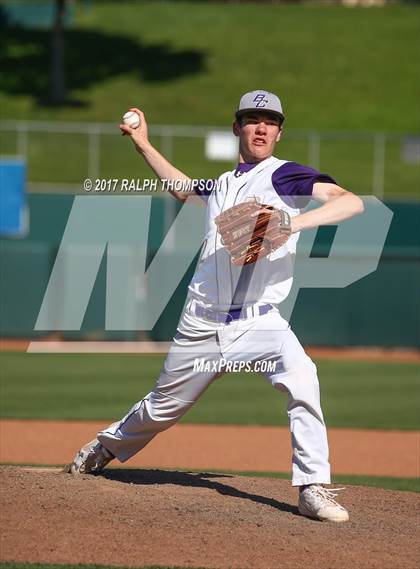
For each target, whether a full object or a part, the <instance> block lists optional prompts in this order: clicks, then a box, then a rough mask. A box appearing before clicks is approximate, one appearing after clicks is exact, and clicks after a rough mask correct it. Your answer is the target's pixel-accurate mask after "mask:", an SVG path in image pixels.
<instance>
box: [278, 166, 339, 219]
mask: <svg viewBox="0 0 420 569" xmlns="http://www.w3.org/2000/svg"><path fill="white" fill-rule="evenodd" d="M271 181H272V184H273V187H274V189H275V190H276V192H277V194H278V195H279V196H280V197H281V198H282V200H283V201H284V202H285V203H286V204H287V205H290V206H291V207H295V208H299V209H303V208H304V207H306V206H307V205H308V203H309V201H310V199H311V196H312V190H313V186H314V184H315V182H328V183H330V184H337V182H336V181H335V180H334V178H332V177H331V176H329V175H328V174H321V173H320V172H318V170H315V169H314V168H310V167H309V166H302V165H301V164H297V163H296V162H286V164H283V166H280V168H277V170H275V171H274V172H273V175H272V177H271Z"/></svg>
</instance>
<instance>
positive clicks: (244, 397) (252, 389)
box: [0, 353, 420, 430]
mask: <svg viewBox="0 0 420 569" xmlns="http://www.w3.org/2000/svg"><path fill="white" fill-rule="evenodd" d="M163 359H164V356H163V355H134V354H130V355H118V354H117V355H116V354H105V355H103V354H84V355H80V354H77V355H76V354H74V355H63V354H55V355H52V354H23V353H2V354H0V369H1V415H2V416H3V417H13V418H22V419H31V418H44V419H100V420H102V419H103V420H112V419H116V418H118V417H120V416H121V415H123V414H124V413H126V412H127V411H128V409H129V408H130V407H131V406H132V405H133V404H134V403H135V402H136V401H137V400H139V399H141V398H142V397H143V396H144V395H145V394H146V393H147V392H148V391H149V390H151V389H152V388H153V385H154V382H155V380H156V378H157V376H158V374H159V371H160V368H161V365H162V362H163ZM317 364H318V371H319V377H320V383H321V393H322V399H323V408H324V413H325V416H326V421H327V424H328V425H329V426H330V427H350V428H368V429H406V430H408V429H418V428H419V414H418V410H419V403H420V386H419V381H418V379H419V367H418V365H416V364H399V363H391V362H384V363H377V362H369V363H367V362H352V361H340V362H338V361H319V362H317ZM285 405H286V396H285V395H284V394H282V393H280V392H278V391H276V390H274V389H273V388H272V387H271V386H270V385H269V384H268V383H267V381H266V380H265V379H264V378H263V377H262V376H260V375H257V374H228V375H225V376H224V377H222V378H221V379H219V380H217V381H216V382H215V383H214V384H213V385H212V386H211V387H210V388H209V389H208V391H207V392H206V393H205V394H204V395H203V397H202V398H201V400H200V401H199V402H198V403H197V404H196V405H195V406H194V407H193V409H191V411H190V412H189V413H188V414H187V415H186V416H185V418H184V419H183V421H184V422H188V423H217V424H249V425H286V424H287V416H286V413H285Z"/></svg>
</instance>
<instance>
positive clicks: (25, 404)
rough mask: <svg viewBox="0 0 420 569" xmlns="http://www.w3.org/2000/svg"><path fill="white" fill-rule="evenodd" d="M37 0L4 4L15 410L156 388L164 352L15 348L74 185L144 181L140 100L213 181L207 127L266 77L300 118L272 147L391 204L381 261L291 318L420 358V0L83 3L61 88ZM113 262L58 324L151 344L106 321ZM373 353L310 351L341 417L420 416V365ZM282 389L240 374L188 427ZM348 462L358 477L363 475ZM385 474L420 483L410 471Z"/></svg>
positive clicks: (251, 412)
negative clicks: (20, 209)
mask: <svg viewBox="0 0 420 569" xmlns="http://www.w3.org/2000/svg"><path fill="white" fill-rule="evenodd" d="M30 4H31V7H30V9H29V4H28V3H26V4H24V3H17V2H8V1H2V2H0V8H1V11H0V14H1V15H2V17H1V22H2V29H1V37H2V68H3V71H4V72H3V75H2V78H1V79H0V86H1V94H0V108H1V123H0V134H1V154H2V156H3V157H5V158H4V162H6V163H7V162H10V160H11V159H10V156H12V157H14V159H15V163H16V157H19V158H18V159H17V162H18V163H19V161H20V162H22V163H23V164H24V165H25V168H26V190H27V204H28V208H29V226H28V232H27V233H26V234H23V235H20V236H16V235H15V236H13V237H11V236H10V235H6V236H4V237H3V238H2V239H1V241H0V252H1V259H0V262H1V266H0V270H1V300H0V302H1V335H2V347H3V350H4V353H2V354H1V356H0V357H1V379H2V399H1V406H2V416H3V417H5V418H20V419H34V418H47V419H49V420H51V419H83V420H89V419H100V420H104V421H106V420H110V419H114V418H115V417H118V416H120V415H121V414H122V413H123V412H125V411H126V409H127V407H129V406H130V405H131V404H132V403H133V402H134V401H135V400H137V399H138V396H139V395H141V394H142V393H145V392H146V391H147V390H148V389H149V388H150V387H151V386H152V385H153V383H154V380H155V378H156V374H157V373H158V370H159V367H160V365H161V362H162V360H163V356H162V355H157V354H154V355H143V354H142V355H123V354H101V355H98V354H85V355H83V356H81V355H77V354H74V355H68V354H66V355H62V354H25V353H19V352H11V351H9V350H10V347H11V346H13V345H16V343H13V342H11V340H16V339H18V340H21V339H23V340H27V339H31V338H35V337H37V335H36V334H35V333H34V331H33V328H34V323H35V320H36V317H37V314H38V311H39V307H40V303H41V301H42V297H43V294H44V291H45V287H46V284H47V282H48V278H49V274H50V272H51V268H52V265H53V262H54V258H55V255H56V252H57V248H58V245H59V242H60V239H61V236H62V233H63V231H64V227H65V224H66V220H67V217H68V214H69V211H70V209H71V205H72V201H73V199H74V195H75V194H80V193H83V190H82V181H83V180H84V179H85V178H86V177H92V178H96V177H98V178H99V177H101V178H108V177H109V178H121V177H124V178H130V177H133V178H144V177H148V176H149V173H148V172H147V171H146V170H145V168H144V166H143V165H142V162H141V161H140V160H139V159H138V157H137V156H136V154H135V153H134V152H133V150H132V148H131V147H130V146H129V144H128V142H127V141H126V140H125V139H122V138H121V137H119V136H118V134H119V133H118V129H117V128H116V124H118V122H119V120H120V117H121V115H122V113H123V112H124V111H125V110H126V109H127V108H128V107H129V106H131V105H138V106H140V107H141V108H143V109H144V111H145V113H146V116H147V117H148V119H149V122H150V124H151V125H152V129H151V131H152V139H153V141H154V142H155V143H156V145H157V146H158V148H161V149H162V151H163V152H164V153H165V154H166V155H168V156H169V157H170V158H171V160H172V161H173V162H174V163H175V164H176V165H177V166H178V167H179V168H181V169H184V170H185V171H186V172H188V173H189V174H190V175H191V176H195V177H198V176H199V177H211V176H214V175H216V174H217V173H219V172H220V171H223V170H226V169H227V168H229V167H230V166H231V165H232V162H221V161H211V160H209V159H207V158H206V157H205V140H206V136H207V134H208V132H209V131H213V130H217V131H220V130H222V131H223V130H224V129H226V128H228V127H229V125H230V123H231V120H232V112H233V109H234V108H235V105H236V104H237V100H238V96H239V95H240V94H241V93H242V92H245V91H247V90H249V89H252V88H255V87H257V88H258V87H262V88H266V89H269V90H271V91H274V92H278V93H279V94H280V96H281V98H282V101H283V103H284V107H285V110H286V114H287V123H286V128H285V136H284V139H283V140H282V142H281V144H280V145H279V154H281V155H282V156H285V157H287V158H291V159H293V160H296V161H301V162H304V163H308V162H309V163H312V165H314V166H317V167H319V168H320V169H321V170H322V171H326V172H330V173H331V174H332V175H334V176H336V177H337V179H338V180H339V181H340V183H341V184H342V185H343V186H344V187H347V188H349V189H351V190H352V191H354V192H356V193H358V194H361V195H365V194H376V195H377V196H378V197H379V198H381V199H384V200H385V203H386V204H387V205H388V207H390V208H391V209H392V210H393V212H394V219H393V222H392V226H391V229H390V232H389V236H388V239H387V243H386V247H385V250H384V253H383V256H382V259H381V261H380V265H379V268H378V271H377V272H375V273H374V274H372V275H369V276H368V277H365V278H364V279H362V280H361V281H359V282H357V283H355V284H354V285H352V286H350V287H348V288H346V289H338V290H306V291H303V292H302V293H301V294H300V296H299V298H298V301H297V304H296V309H295V311H294V314H293V319H292V324H293V326H294V328H295V329H296V331H297V333H298V335H299V336H300V337H301V338H302V341H303V342H304V343H305V344H311V345H321V346H335V347H345V346H370V347H372V346H374V347H379V348H380V349H381V348H384V347H386V348H391V349H394V348H399V349H400V352H399V353H401V349H402V350H403V352H404V350H405V352H404V353H407V354H408V353H409V354H410V355H413V354H414V356H415V353H416V352H415V350H418V347H419V298H418V282H419V267H420V264H419V234H418V218H419V211H420V203H419V201H418V198H419V181H420V174H419V131H420V117H419V109H418V87H419V73H418V67H416V58H417V57H418V55H419V50H418V32H419V17H418V16H419V13H418V7H417V6H415V5H413V3H398V2H393V3H389V4H390V5H388V3H385V5H384V6H382V7H372V8H369V9H367V8H364V7H352V8H349V7H343V6H340V5H338V4H340V3H337V2H331V3H318V2H295V3H293V2H290V3H285V4H283V3H281V2H278V3H261V2H259V3H239V2H237V3H233V2H232V3H216V2H190V3H186V2H124V1H121V2H103V1H99V0H97V1H85V2H82V1H80V2H71V3H69V5H68V12H67V15H66V32H65V83H66V94H65V97H64V100H63V101H61V102H60V101H57V100H55V101H53V100H52V99H51V89H50V71H49V69H50V37H51V29H50V28H51V14H52V12H51V9H52V7H51V5H50V3H48V2H44V3H42V2H40V3H35V2H32V3H30ZM35 4H39V6H41V4H42V5H43V7H44V11H42V10H37V8H36V7H35ZM222 4H223V5H222ZM22 7H23V8H24V9H23V10H22V9H21V8H22ZM2 179H3V181H4V180H5V178H2ZM5 190H6V187H5V186H3V187H2V190H1V191H2V194H1V195H2V196H3V197H4V195H5V193H4V192H5ZM169 201H170V200H166V201H165V200H164V199H162V198H161V197H154V204H153V215H154V222H155V223H154V226H155V228H156V230H155V232H154V233H153V234H151V235H150V239H149V244H148V246H149V254H150V256H153V254H154V252H155V251H156V250H157V248H158V247H159V244H160V242H161V240H162V237H163V235H164V233H165V231H166V230H167V228H168V227H169V225H170V223H171V220H172V219H173V217H174V215H176V211H177V209H176V207H174V205H173V204H172V203H170V204H169ZM24 229H25V228H23V230H24ZM331 239H332V235H331V233H328V231H327V232H322V231H320V232H319V234H318V235H317V242H316V247H317V249H316V251H314V252H313V254H314V255H319V256H326V255H328V251H329V247H330V245H331ZM173 254H176V253H175V252H174V253H173ZM105 269H106V267H105V265H104V266H103V267H101V270H100V274H99V275H98V279H97V283H96V286H95V291H94V293H93V295H92V298H91V302H90V304H89V307H88V311H87V314H86V317H85V321H84V324H83V327H82V330H81V332H80V333H75V332H72V333H70V332H60V333H59V334H54V331H52V334H48V335H47V336H46V337H47V338H50V339H51V338H52V337H53V338H55V339H65V340H70V339H80V338H82V339H89V340H93V339H95V340H102V339H105V340H109V339H118V340H133V339H141V340H144V339H145V337H144V335H142V336H140V337H139V335H138V334H133V333H127V332H122V333H120V334H116V333H113V334H110V333H108V332H106V331H104V329H103V306H104V294H105V288H104V275H105ZM187 280H188V275H186V277H185V279H184V281H183V282H182V283H181V285H180V287H179V288H178V290H177V292H176V294H175V296H174V298H173V300H172V301H171V302H170V303H169V305H168V307H167V308H166V309H165V311H164V313H163V314H162V317H161V318H160V320H159V322H158V324H157V326H156V327H155V328H154V330H153V331H152V333H151V334H150V336H149V338H148V339H152V340H159V341H160V340H168V339H169V338H170V336H171V334H172V332H173V330H174V327H175V325H176V320H177V316H178V314H179V311H180V309H181V307H182V303H183V298H184V295H185V285H186V282H187ZM44 337H45V335H44ZM24 345H25V344H24ZM408 350H409V351H408ZM379 352H380V354H381V356H380V360H379V361H378V360H373V361H351V360H346V359H344V360H340V361H337V360H335V359H332V360H331V359H319V360H317V364H318V367H319V370H320V377H321V387H322V391H323V398H324V407H325V413H326V417H327V422H328V424H329V425H330V426H332V427H352V428H367V429H393V430H415V429H418V408H419V389H418V381H417V380H418V364H417V363H416V362H415V361H414V362H412V363H408V362H401V361H396V360H392V359H391V360H389V359H388V358H389V353H385V352H382V351H381V350H380V351H379ZM417 353H418V352H417ZM414 359H415V357H414ZM256 401H257V402H258V404H257V405H255V404H254V403H255V402H256ZM283 404H284V400H282V398H281V396H279V395H277V396H276V397H275V398H274V397H273V393H272V391H271V390H270V389H269V388H268V387H267V386H266V385H264V384H263V382H261V381H260V380H259V379H258V378H257V377H255V376H253V375H250V374H248V375H246V376H245V375H241V374H239V375H238V374H236V375H230V376H229V377H226V379H225V380H224V381H222V382H220V383H219V384H218V385H215V386H214V387H213V388H212V389H211V390H209V392H208V393H207V394H206V395H205V396H204V398H203V400H202V401H200V403H199V404H198V405H197V406H196V408H194V410H192V411H191V412H190V413H189V414H188V415H187V416H186V418H185V419H184V422H190V423H222V424H228V423H233V424H251V425H285V424H286V416H285V414H284V412H283V411H282V407H281V406H282V405H283ZM348 475H349V476H347V477H346V478H345V479H346V480H347V481H348V480H353V481H357V480H356V478H352V476H351V475H352V473H351V472H349V473H348ZM364 481H365V482H368V483H372V484H374V483H375V480H374V479H373V478H370V479H369V480H367V479H366V478H364ZM376 483H378V482H376ZM380 484H382V485H387V484H388V485H392V484H394V487H395V484H397V487H399V488H405V489H407V488H411V489H414V488H415V481H413V480H406V481H401V480H400V481H396V482H395V481H394V483H393V482H390V481H389V480H388V481H383V480H381V482H380Z"/></svg>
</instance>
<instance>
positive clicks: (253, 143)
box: [233, 112, 281, 162]
mask: <svg viewBox="0 0 420 569" xmlns="http://www.w3.org/2000/svg"><path fill="white" fill-rule="evenodd" d="M233 130H234V133H235V134H236V136H238V137H239V151H240V154H241V157H242V159H243V160H244V161H245V162H261V160H265V159H266V158H269V157H270V156H272V154H273V152H274V146H275V144H276V142H278V141H279V140H280V134H281V124H280V119H279V118H277V117H276V116H275V115H272V114H270V113H260V112H257V113H249V114H246V115H244V116H243V117H242V120H241V124H238V123H237V122H235V123H234V127H233Z"/></svg>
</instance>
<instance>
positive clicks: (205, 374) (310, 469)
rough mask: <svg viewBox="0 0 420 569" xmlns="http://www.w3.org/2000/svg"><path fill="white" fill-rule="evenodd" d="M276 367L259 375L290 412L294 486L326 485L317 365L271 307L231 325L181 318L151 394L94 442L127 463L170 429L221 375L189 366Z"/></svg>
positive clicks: (327, 468)
mask: <svg viewBox="0 0 420 569" xmlns="http://www.w3.org/2000/svg"><path fill="white" fill-rule="evenodd" d="M196 358H205V359H206V360H209V361H211V362H213V361H217V362H218V361H220V360H221V359H222V358H223V359H224V360H225V361H238V362H239V361H249V360H252V361H254V362H255V361H264V360H269V361H271V362H272V361H275V362H276V370H275V371H274V372H266V373H264V375H265V377H266V379H267V380H268V381H269V382H270V383H271V384H272V386H273V387H275V388H276V389H279V390H281V391H286V392H287V394H288V405H287V414H288V417H289V425H290V431H291V443H292V450H293V455H292V484H293V486H301V485H303V484H313V483H320V484H322V483H324V484H329V483H330V464H329V461H328V441H327V432H326V427H325V423H324V419H323V414H322V410H321V404H320V394H319V384H318V377H317V372H316V367H315V364H314V363H313V362H312V360H311V359H310V358H309V357H308V356H307V354H306V353H305V351H304V350H303V348H302V346H301V344H300V343H299V341H298V339H297V338H296V336H295V335H294V333H293V332H292V330H291V329H290V327H289V326H288V323H287V322H286V321H285V320H284V319H283V318H282V317H281V316H280V314H279V312H278V310H277V309H275V308H273V309H272V310H271V311H270V312H269V313H267V314H265V315H263V316H253V317H251V318H248V319H246V320H239V321H233V322H231V323H229V324H216V323H212V322H209V321H207V320H203V319H199V318H196V317H195V316H194V315H193V314H191V313H189V311H188V310H186V311H185V312H184V314H183V316H182V318H181V321H180V324H179V327H178V332H177V334H176V335H175V338H174V341H173V343H172V346H171V349H170V351H169V353H168V356H167V358H166V361H165V363H164V366H163V369H162V371H161V373H160V376H159V379H158V381H157V383H156V386H155V388H154V389H153V391H151V392H150V393H149V394H147V395H146V397H144V399H142V400H141V401H139V402H138V403H136V404H135V405H134V406H133V407H132V409H131V410H130V411H129V413H128V414H127V415H126V416H125V417H124V418H123V419H122V420H121V421H119V422H117V423H113V424H112V425H110V426H109V427H108V428H106V429H104V430H103V431H101V432H100V433H98V435H97V438H98V440H99V441H100V442H101V443H102V444H103V445H104V446H105V448H107V449H108V450H109V451H110V452H111V453H113V454H114V455H115V457H116V458H118V459H119V460H120V461H121V462H125V461H126V460H128V459H129V458H130V457H132V456H133V455H134V454H136V453H137V452H138V451H140V450H141V449H142V448H144V447H145V446H146V445H147V444H148V443H149V442H150V441H151V440H152V439H153V438H154V437H155V436H156V435H157V434H158V433H160V432H162V431H164V430H166V429H168V428H169V427H171V426H172V425H174V424H175V423H176V422H177V421H179V419H180V418H181V417H182V416H183V415H184V414H185V413H186V412H187V411H188V410H189V409H190V408H191V406H192V405H193V404H194V403H195V402H196V401H197V400H198V399H199V397H200V396H201V395H202V393H203V392H204V391H205V390H206V389H207V387H208V386H209V385H210V384H211V383H212V382H213V381H214V380H215V379H216V378H218V377H220V375H222V374H220V373H218V372H216V371H199V372H197V371H195V370H194V360H195V359H196Z"/></svg>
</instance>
